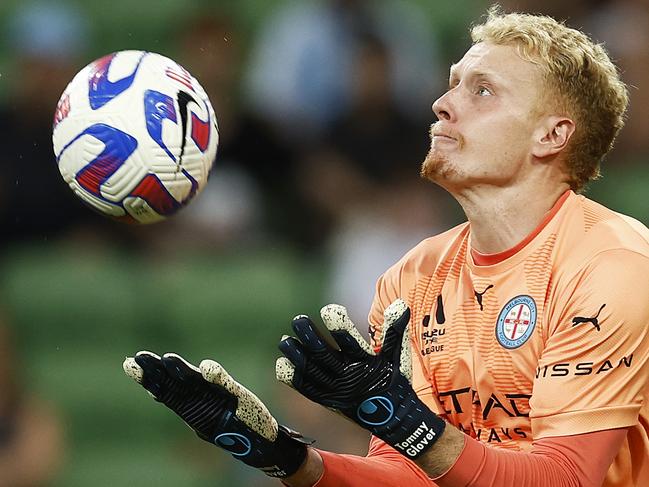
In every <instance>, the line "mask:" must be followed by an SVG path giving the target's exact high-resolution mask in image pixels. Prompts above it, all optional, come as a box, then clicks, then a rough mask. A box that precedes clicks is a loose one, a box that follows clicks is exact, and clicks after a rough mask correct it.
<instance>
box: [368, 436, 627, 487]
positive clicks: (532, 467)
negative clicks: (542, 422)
mask: <svg viewBox="0 0 649 487" xmlns="http://www.w3.org/2000/svg"><path fill="white" fill-rule="evenodd" d="M626 434H627V429H626V428H621V429H615V430H606V431H596V432H594V433H585V434H582V435H575V436H563V437H555V438H544V439H542V440H538V441H536V442H534V445H533V447H532V450H531V452H529V453H523V452H512V451H508V450H501V449H497V448H489V447H487V446H485V445H484V444H483V443H480V442H479V441H477V440H474V439H473V438H469V437H466V443H465V446H464V450H463V451H462V453H461V454H460V456H459V457H458V459H457V461H456V462H455V464H454V465H453V467H452V468H451V469H450V470H449V471H448V472H447V473H446V474H444V475H443V476H442V477H440V478H438V479H436V482H437V483H438V484H439V487H496V486H497V487H519V486H521V485H533V486H534V487H600V486H601V485H602V482H604V477H605V476H606V472H607V471H608V469H609V467H610V465H611V462H612V461H613V458H615V455H616V454H617V452H618V451H619V449H620V446H621V445H622V442H623V441H624V439H625V437H626ZM359 485H360V484H359ZM395 485H396V484H395Z"/></svg>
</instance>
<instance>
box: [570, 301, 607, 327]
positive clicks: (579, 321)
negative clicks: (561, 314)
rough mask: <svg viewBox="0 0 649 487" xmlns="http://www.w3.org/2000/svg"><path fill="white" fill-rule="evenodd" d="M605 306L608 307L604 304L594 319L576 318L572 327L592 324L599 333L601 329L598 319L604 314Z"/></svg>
mask: <svg viewBox="0 0 649 487" xmlns="http://www.w3.org/2000/svg"><path fill="white" fill-rule="evenodd" d="M604 306H606V303H604V304H603V305H602V306H601V307H600V308H599V311H598V312H597V314H596V315H595V316H593V317H592V318H583V317H581V316H575V317H574V318H573V319H572V326H577V325H581V324H582V323H591V324H592V325H593V326H594V327H595V329H596V330H597V331H599V330H600V327H599V321H598V319H597V318H598V317H599V314H600V313H601V312H602V310H603V309H604Z"/></svg>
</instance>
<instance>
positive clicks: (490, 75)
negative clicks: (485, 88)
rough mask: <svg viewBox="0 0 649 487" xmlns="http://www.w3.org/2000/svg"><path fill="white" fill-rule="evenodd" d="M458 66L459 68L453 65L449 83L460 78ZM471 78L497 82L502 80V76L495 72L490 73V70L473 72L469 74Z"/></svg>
mask: <svg viewBox="0 0 649 487" xmlns="http://www.w3.org/2000/svg"><path fill="white" fill-rule="evenodd" d="M457 66H458V65H457V64H453V65H451V69H450V74H449V81H451V80H453V79H456V78H457V77H458V68H457ZM469 76H473V77H474V78H488V79H490V80H497V79H498V78H500V76H499V75H498V74H497V73H495V72H493V71H488V70H487V71H484V70H480V71H471V72H469Z"/></svg>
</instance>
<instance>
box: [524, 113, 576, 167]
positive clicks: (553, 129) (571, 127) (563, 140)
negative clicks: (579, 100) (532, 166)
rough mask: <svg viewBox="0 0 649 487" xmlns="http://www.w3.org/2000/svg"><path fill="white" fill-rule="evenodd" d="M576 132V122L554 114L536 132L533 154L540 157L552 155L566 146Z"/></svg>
mask: <svg viewBox="0 0 649 487" xmlns="http://www.w3.org/2000/svg"><path fill="white" fill-rule="evenodd" d="M574 133H575V122H573V121H572V120H571V119H570V118H567V117H559V116H552V117H548V118H547V119H546V120H545V123H544V124H543V125H542V126H540V127H539V128H538V129H537V130H536V132H535V133H534V146H533V149H532V154H533V155H534V156H535V157H537V158H539V159H542V158H545V157H550V156H554V155H556V154H558V153H559V152H561V151H562V150H564V149H565V148H566V146H567V145H568V142H569V141H570V137H572V134H574Z"/></svg>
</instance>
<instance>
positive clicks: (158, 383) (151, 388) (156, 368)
mask: <svg viewBox="0 0 649 487" xmlns="http://www.w3.org/2000/svg"><path fill="white" fill-rule="evenodd" d="M133 362H135V364H136V365H137V366H138V367H139V368H140V369H142V373H141V375H140V380H139V381H138V382H139V383H140V384H141V385H142V387H144V388H145V389H146V390H147V391H148V392H149V393H150V394H151V395H152V396H153V397H154V398H155V399H158V397H160V394H161V392H162V384H163V382H164V380H165V379H166V377H167V372H166V371H165V368H164V367H163V365H162V362H161V361H160V357H159V356H158V355H156V354H155V353H151V352H147V351H141V352H138V353H136V354H135V357H133ZM127 374H128V372H127ZM136 380H137V379H136Z"/></svg>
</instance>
